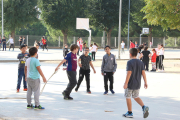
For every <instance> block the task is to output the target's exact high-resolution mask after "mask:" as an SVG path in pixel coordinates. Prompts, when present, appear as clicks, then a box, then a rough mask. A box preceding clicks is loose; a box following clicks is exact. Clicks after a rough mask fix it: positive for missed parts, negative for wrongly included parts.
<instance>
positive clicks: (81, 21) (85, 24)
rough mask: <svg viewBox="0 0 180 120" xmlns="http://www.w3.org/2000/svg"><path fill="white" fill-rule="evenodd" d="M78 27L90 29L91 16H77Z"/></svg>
mask: <svg viewBox="0 0 180 120" xmlns="http://www.w3.org/2000/svg"><path fill="white" fill-rule="evenodd" d="M76 29H83V30H89V18H76Z"/></svg>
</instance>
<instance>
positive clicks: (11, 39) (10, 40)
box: [6, 36, 21, 51]
mask: <svg viewBox="0 0 180 120" xmlns="http://www.w3.org/2000/svg"><path fill="white" fill-rule="evenodd" d="M8 43H10V45H9V51H10V49H11V47H13V51H14V40H13V38H12V36H11V38H10V39H9V40H8V41H7V43H6V44H8ZM20 49H21V46H20Z"/></svg>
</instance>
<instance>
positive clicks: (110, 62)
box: [101, 45, 117, 95]
mask: <svg viewBox="0 0 180 120" xmlns="http://www.w3.org/2000/svg"><path fill="white" fill-rule="evenodd" d="M104 50H105V52H106V55H104V56H103V61H102V65H101V74H102V75H103V76H104V88H105V92H104V95H107V94H108V83H107V82H108V79H109V81H110V91H111V93H112V94H114V93H115V92H114V91H113V82H114V80H113V75H114V73H115V72H116V68H117V63H116V58H115V56H114V55H113V54H111V48H110V46H108V45H107V46H106V47H105V48H104Z"/></svg>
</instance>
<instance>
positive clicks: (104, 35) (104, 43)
mask: <svg viewBox="0 0 180 120" xmlns="http://www.w3.org/2000/svg"><path fill="white" fill-rule="evenodd" d="M105 34H106V32H105V31H103V48H104V47H105Z"/></svg>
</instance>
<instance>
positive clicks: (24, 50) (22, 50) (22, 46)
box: [20, 45, 26, 54]
mask: <svg viewBox="0 0 180 120" xmlns="http://www.w3.org/2000/svg"><path fill="white" fill-rule="evenodd" d="M20 50H21V52H22V53H23V54H24V53H26V46H25V45H21V48H20Z"/></svg>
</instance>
